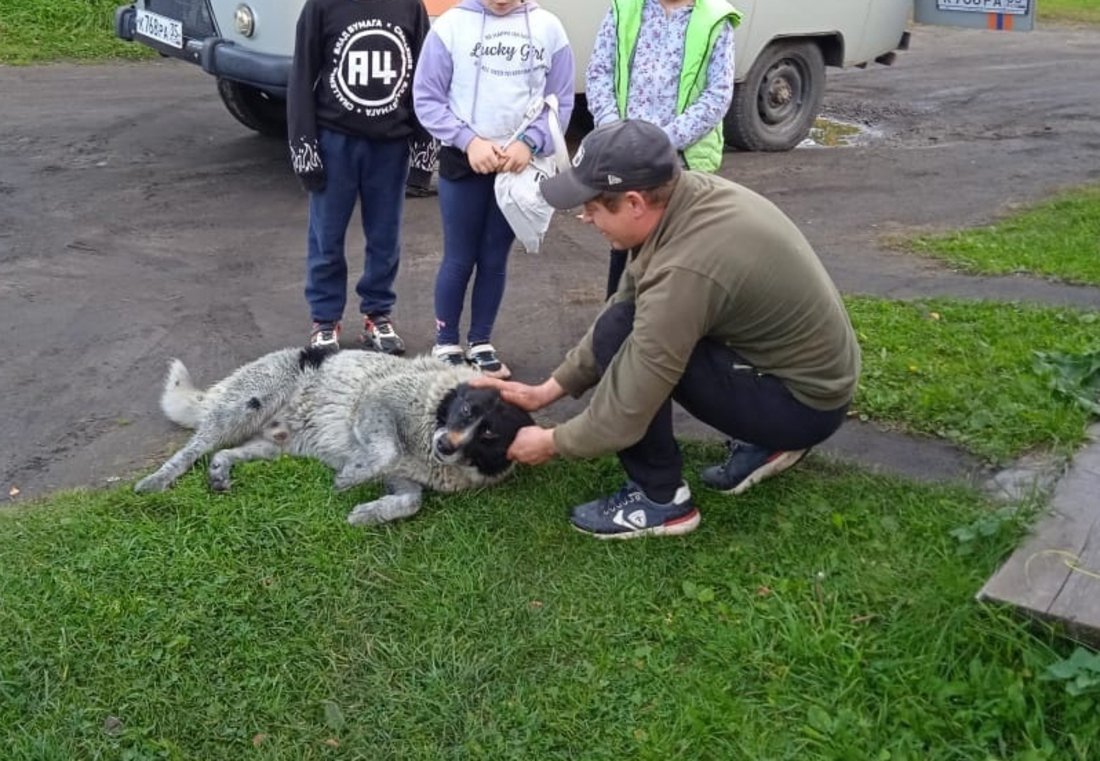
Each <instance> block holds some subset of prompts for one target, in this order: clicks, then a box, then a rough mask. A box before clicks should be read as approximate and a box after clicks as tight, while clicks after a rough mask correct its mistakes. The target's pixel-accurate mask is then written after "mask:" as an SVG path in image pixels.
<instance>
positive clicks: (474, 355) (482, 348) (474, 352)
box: [466, 341, 512, 380]
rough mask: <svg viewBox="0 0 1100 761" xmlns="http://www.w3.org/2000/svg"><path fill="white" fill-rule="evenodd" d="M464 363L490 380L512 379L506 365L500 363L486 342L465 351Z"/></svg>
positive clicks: (491, 347) (490, 345) (491, 346)
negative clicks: (467, 363)
mask: <svg viewBox="0 0 1100 761" xmlns="http://www.w3.org/2000/svg"><path fill="white" fill-rule="evenodd" d="M466 361H467V362H469V363H470V364H471V365H473V366H474V369H475V370H480V371H481V374H482V375H486V376H488V377H490V378H499V379H500V380H508V379H509V378H511V377H512V371H511V370H509V369H508V365H506V364H504V363H503V362H501V361H500V358H499V357H498V356H497V350H496V349H494V348H493V345H492V344H491V343H489V342H488V341H486V342H485V343H479V344H472V345H471V346H470V348H469V349H467V350H466Z"/></svg>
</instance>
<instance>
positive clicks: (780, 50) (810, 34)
mask: <svg viewBox="0 0 1100 761" xmlns="http://www.w3.org/2000/svg"><path fill="white" fill-rule="evenodd" d="M304 1H305V0H243V1H242V0H135V2H133V3H131V4H129V5H125V6H121V7H119V8H118V9H117V10H116V12H115V33H116V34H117V35H118V36H119V37H120V38H122V39H124V40H131V41H134V42H139V43H141V44H144V45H148V46H149V47H151V48H153V49H155V50H157V51H158V52H160V53H161V54H163V55H166V56H172V57H175V58H182V59H184V60H186V61H190V62H192V63H195V64H198V65H200V66H202V68H203V70H204V71H206V72H208V73H209V74H212V75H213V76H214V77H215V78H216V79H217V85H218V93H219V94H220V95H221V98H222V101H223V102H224V103H225V105H226V107H227V108H228V109H229V111H230V113H232V114H233V116H235V117H236V118H237V120H238V121H240V122H241V123H242V124H244V125H245V126H246V127H249V128H251V129H254V130H256V131H258V132H261V133H263V134H267V135H283V134H285V122H286V105H285V102H284V99H285V97H286V82H287V73H288V71H289V69H290V61H291V57H292V55H293V53H294V30H295V26H296V24H297V20H298V14H299V11H300V10H301V8H302V5H304ZM455 2H456V0H425V5H426V6H427V8H428V12H429V15H431V16H433V17H434V16H437V15H439V14H440V13H442V12H443V11H444V10H446V9H447V8H449V7H450V6H451V5H453V4H454V3H455ZM912 2H913V0H735V2H733V3H732V4H733V5H735V6H736V7H737V8H738V9H739V10H740V11H741V12H742V13H743V14H744V19H743V21H742V22H741V25H740V26H739V27H738V29H737V31H736V33H735V39H736V46H737V64H736V66H737V77H736V79H737V85H736V87H735V88H734V96H733V103H732V104H731V106H730V110H729V113H728V114H727V115H726V120H725V128H726V129H725V132H726V142H727V143H729V144H730V145H732V146H734V147H737V148H741V149H743V150H754V151H784V150H789V149H791V148H793V147H794V146H796V145H798V144H799V143H800V142H801V141H802V140H803V138H805V137H806V135H807V134H808V133H809V131H810V127H811V126H813V122H814V119H815V118H816V116H817V113H818V111H819V110H820V108H821V101H822V98H823V97H824V94H825V67H826V66H864V65H866V64H868V63H870V62H872V61H877V62H879V63H884V64H890V63H892V62H893V60H894V55H895V54H894V52H893V51H894V50H897V49H905V48H906V47H907V46H908V41H909V34H908V32H906V31H905V25H906V22H907V20H908V18H909V14H910V12H911V10H912ZM540 4H541V5H543V6H544V7H545V8H547V9H548V10H551V11H553V12H554V13H555V14H557V15H558V17H559V18H560V19H561V20H562V23H563V24H564V25H565V29H566V31H567V32H568V34H569V39H570V42H571V43H572V45H573V49H574V51H576V56H577V63H578V66H577V92H578V93H579V96H578V98H579V100H580V101H581V102H579V103H578V104H577V105H578V107H579V108H578V109H577V112H576V115H575V116H574V123H575V124H577V123H578V122H580V126H582V128H583V127H584V126H586V125H585V118H586V117H588V114H587V110H586V109H584V108H583V106H584V102H583V92H584V68H585V64H586V62H587V57H588V54H589V53H590V52H591V51H592V45H593V42H594V41H595V37H596V30H597V28H598V26H599V23H600V21H601V20H602V19H603V16H604V14H605V13H606V12H607V8H608V5H609V4H608V2H607V1H606V0H604V1H603V2H592V1H591V0H540ZM587 121H588V124H590V123H591V118H590V117H588V119H587Z"/></svg>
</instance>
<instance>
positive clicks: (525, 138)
mask: <svg viewBox="0 0 1100 761" xmlns="http://www.w3.org/2000/svg"><path fill="white" fill-rule="evenodd" d="M517 140H519V141H520V142H521V143H523V144H524V145H526V146H527V147H528V148H530V149H531V155H532V156H537V155H538V154H539V147H538V145H536V144H535V141H534V140H533V139H531V136H530V135H528V134H527V133H526V132H521V133H519V137H518V138H517Z"/></svg>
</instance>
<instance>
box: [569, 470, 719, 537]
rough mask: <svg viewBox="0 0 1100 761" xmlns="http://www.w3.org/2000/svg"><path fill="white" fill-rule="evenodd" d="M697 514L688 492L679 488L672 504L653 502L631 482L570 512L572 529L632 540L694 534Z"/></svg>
mask: <svg viewBox="0 0 1100 761" xmlns="http://www.w3.org/2000/svg"><path fill="white" fill-rule="evenodd" d="M699 518H700V516H699V511H698V510H696V509H695V504H694V503H693V502H692V501H691V489H689V488H688V485H687V484H681V485H680V488H679V489H677V490H676V494H675V495H673V497H672V501H671V502H666V503H664V504H662V503H660V502H654V501H653V500H651V499H650V498H649V497H647V496H646V495H645V492H643V491H642V490H641V488H639V487H638V485H637V484H635V483H632V482H630V481H627V482H626V486H624V487H623V488H621V489H619V491H617V492H615V493H614V494H612V495H611V496H610V497H602V498H600V499H597V500H595V501H593V502H585V503H584V504H583V505H577V506H576V507H574V508H573V512H572V515H571V516H570V521H572V523H573V527H574V528H575V529H577V530H578V531H582V532H584V533H585V534H591V535H592V536H594V537H596V538H597V539H634V538H635V537H639V536H646V535H647V534H648V535H653V536H678V535H680V534H687V533H689V532H691V531H694V530H695V527H696V526H698V525H699Z"/></svg>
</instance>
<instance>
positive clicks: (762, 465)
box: [701, 439, 810, 494]
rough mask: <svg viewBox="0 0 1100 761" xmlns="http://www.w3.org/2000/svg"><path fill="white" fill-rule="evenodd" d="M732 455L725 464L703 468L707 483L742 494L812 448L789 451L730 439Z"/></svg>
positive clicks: (713, 486) (704, 479)
mask: <svg viewBox="0 0 1100 761" xmlns="http://www.w3.org/2000/svg"><path fill="white" fill-rule="evenodd" d="M726 446H727V447H729V456H728V457H726V461H725V462H724V463H722V464H721V465H712V466H710V467H709V468H707V469H705V470H704V471H703V472H702V474H701V475H702V478H703V483H705V484H706V485H707V486H709V487H711V488H712V489H718V490H719V491H724V492H726V493H727V494H742V493H743V492H745V491H746V490H747V489H748V488H749V487H750V486H755V485H756V484H758V483H760V482H761V481H763V480H764V479H765V478H771V477H772V476H775V475H779V474H780V473H782V472H783V471H784V470H786V469H787V468H791V467H793V466H795V465H797V464H798V462H799V461H800V460H801V459H802V458H803V457H805V456H806V454H807V453H808V452H809V451H810V450H809V449H796V450H792V451H789V452H786V451H782V450H773V449H765V448H764V447H759V446H757V445H756V444H749V443H748V442H746V441H739V440H737V439H730V440H729V441H728V442H727V443H726Z"/></svg>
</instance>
